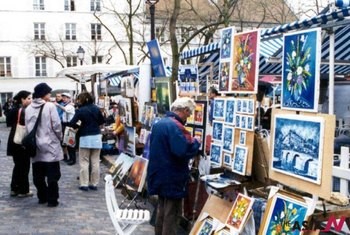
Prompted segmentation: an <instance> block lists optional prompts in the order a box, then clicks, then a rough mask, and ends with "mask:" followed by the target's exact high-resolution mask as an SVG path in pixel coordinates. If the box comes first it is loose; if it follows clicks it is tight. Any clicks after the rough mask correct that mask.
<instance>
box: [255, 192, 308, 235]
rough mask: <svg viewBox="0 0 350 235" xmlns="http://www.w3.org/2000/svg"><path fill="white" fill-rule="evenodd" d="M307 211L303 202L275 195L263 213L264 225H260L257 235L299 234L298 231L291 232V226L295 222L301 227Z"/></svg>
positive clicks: (278, 194)
mask: <svg viewBox="0 0 350 235" xmlns="http://www.w3.org/2000/svg"><path fill="white" fill-rule="evenodd" d="M307 209H308V207H307V204H306V203H305V202H302V201H300V200H296V199H294V198H291V197H289V196H286V195H282V194H280V193H276V194H275V195H274V196H273V198H272V201H271V204H270V207H269V209H268V211H266V212H265V214H266V215H265V217H266V218H265V223H263V224H262V226H261V228H260V231H259V234H275V235H282V234H285V235H294V234H295V235H297V234H300V230H293V225H294V224H295V223H296V222H298V223H299V225H300V226H301V225H302V223H303V221H305V220H306V215H307V214H306V213H307Z"/></svg>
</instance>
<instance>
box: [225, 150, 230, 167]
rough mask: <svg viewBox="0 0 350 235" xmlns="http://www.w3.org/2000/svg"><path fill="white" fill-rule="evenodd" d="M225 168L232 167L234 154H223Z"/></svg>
mask: <svg viewBox="0 0 350 235" xmlns="http://www.w3.org/2000/svg"><path fill="white" fill-rule="evenodd" d="M223 160H224V166H227V167H231V165H232V154H230V153H226V152H223Z"/></svg>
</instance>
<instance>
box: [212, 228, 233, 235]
mask: <svg viewBox="0 0 350 235" xmlns="http://www.w3.org/2000/svg"><path fill="white" fill-rule="evenodd" d="M215 235H231V231H230V230H229V229H227V228H224V229H221V230H220V231H219V232H217V233H215Z"/></svg>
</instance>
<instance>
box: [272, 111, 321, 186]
mask: <svg viewBox="0 0 350 235" xmlns="http://www.w3.org/2000/svg"><path fill="white" fill-rule="evenodd" d="M273 121H274V133H273V138H272V140H273V141H272V161H271V164H272V165H271V169H272V170H275V171H278V172H280V173H283V174H286V175H290V176H293V177H296V178H299V179H302V180H305V181H309V182H312V183H315V184H321V175H322V152H323V141H324V119H323V118H322V117H314V116H303V115H283V114H277V115H275V116H274V120H273Z"/></svg>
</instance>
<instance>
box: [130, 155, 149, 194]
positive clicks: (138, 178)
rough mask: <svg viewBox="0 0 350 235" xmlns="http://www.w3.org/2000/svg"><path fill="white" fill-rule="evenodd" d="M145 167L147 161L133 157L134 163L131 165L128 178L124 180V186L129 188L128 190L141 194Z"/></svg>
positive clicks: (145, 172) (145, 171) (144, 178)
mask: <svg viewBox="0 0 350 235" xmlns="http://www.w3.org/2000/svg"><path fill="white" fill-rule="evenodd" d="M147 167H148V159H146V158H143V157H140V156H135V160H134V163H133V164H132V167H131V169H130V172H129V174H128V178H127V180H126V185H127V186H128V187H129V189H132V190H134V191H136V192H142V190H143V187H144V185H145V180H146V174H147Z"/></svg>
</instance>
